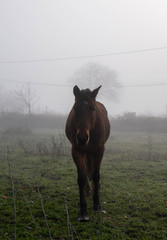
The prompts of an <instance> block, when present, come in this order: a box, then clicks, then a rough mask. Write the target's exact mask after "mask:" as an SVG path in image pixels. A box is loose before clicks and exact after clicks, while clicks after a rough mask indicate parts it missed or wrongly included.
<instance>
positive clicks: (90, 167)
mask: <svg viewBox="0 0 167 240" xmlns="http://www.w3.org/2000/svg"><path fill="white" fill-rule="evenodd" d="M87 173H88V178H89V180H92V173H93V162H92V157H91V155H90V154H89V153H87Z"/></svg>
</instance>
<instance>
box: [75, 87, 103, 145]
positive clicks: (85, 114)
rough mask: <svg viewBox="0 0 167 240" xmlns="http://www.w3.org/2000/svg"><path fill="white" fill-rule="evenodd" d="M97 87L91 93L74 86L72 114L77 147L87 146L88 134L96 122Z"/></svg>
mask: <svg viewBox="0 0 167 240" xmlns="http://www.w3.org/2000/svg"><path fill="white" fill-rule="evenodd" d="M100 88H101V86H100V87H98V88H96V89H94V90H93V91H91V90H90V89H85V90H80V89H79V88H78V86H75V87H74V89H73V93H74V96H75V104H74V107H73V109H74V112H75V119H76V125H75V127H76V142H77V144H79V145H87V144H88V143H89V140H90V132H91V130H92V129H93V127H94V124H95V121H96V114H95V110H96V96H97V94H98V91H99V89H100Z"/></svg>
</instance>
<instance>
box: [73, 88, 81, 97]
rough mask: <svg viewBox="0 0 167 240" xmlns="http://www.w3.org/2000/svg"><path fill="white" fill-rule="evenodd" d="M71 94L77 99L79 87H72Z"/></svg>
mask: <svg viewBox="0 0 167 240" xmlns="http://www.w3.org/2000/svg"><path fill="white" fill-rule="evenodd" d="M73 93H74V96H75V97H78V96H79V94H80V89H79V87H78V86H77V85H75V86H74V88H73Z"/></svg>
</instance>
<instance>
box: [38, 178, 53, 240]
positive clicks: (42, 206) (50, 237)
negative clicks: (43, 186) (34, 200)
mask: <svg viewBox="0 0 167 240" xmlns="http://www.w3.org/2000/svg"><path fill="white" fill-rule="evenodd" d="M35 182H36V186H37V190H38V195H39V198H40V201H41V208H42V212H43V215H44V219H45V223H46V226H47V229H48V234H49V239H51V240H52V236H51V233H50V228H49V224H48V221H47V217H46V213H45V209H44V205H43V199H42V195H41V193H40V189H39V184H38V181H37V180H36V179H35Z"/></svg>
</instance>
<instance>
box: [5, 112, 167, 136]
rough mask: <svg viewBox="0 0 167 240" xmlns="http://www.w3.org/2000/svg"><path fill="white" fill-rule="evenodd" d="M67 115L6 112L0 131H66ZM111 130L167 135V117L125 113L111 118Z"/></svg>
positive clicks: (20, 132)
mask: <svg viewBox="0 0 167 240" xmlns="http://www.w3.org/2000/svg"><path fill="white" fill-rule="evenodd" d="M66 118H67V116H66V115H62V114H51V113H50V114H49V113H45V114H44V113H41V114H31V118H30V116H29V114H23V113H16V112H6V113H0V131H1V132H3V133H8V134H15V133H16V134H17V133H18V134H28V133H31V130H32V129H34V128H51V129H62V130H63V129H64V127H65V122H66ZM110 124H111V130H112V131H117V132H123V131H124V132H130V131H131V132H155V133H156V132H157V133H167V116H164V117H154V116H136V114H135V113H125V114H123V115H121V116H117V117H110Z"/></svg>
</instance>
